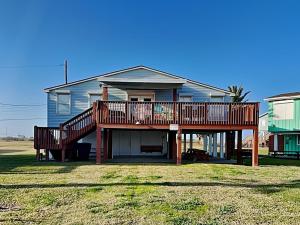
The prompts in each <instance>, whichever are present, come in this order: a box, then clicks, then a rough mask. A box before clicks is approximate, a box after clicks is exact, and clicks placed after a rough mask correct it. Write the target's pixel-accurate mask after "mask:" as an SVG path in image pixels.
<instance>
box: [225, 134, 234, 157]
mask: <svg viewBox="0 0 300 225" xmlns="http://www.w3.org/2000/svg"><path fill="white" fill-rule="evenodd" d="M234 136H235V135H234V131H228V132H226V159H227V160H230V159H231V155H232V150H233V148H234V139H233V138H234Z"/></svg>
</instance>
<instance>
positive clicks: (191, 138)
mask: <svg viewBox="0 0 300 225" xmlns="http://www.w3.org/2000/svg"><path fill="white" fill-rule="evenodd" d="M190 149H193V133H191V134H190Z"/></svg>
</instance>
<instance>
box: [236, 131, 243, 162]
mask: <svg viewBox="0 0 300 225" xmlns="http://www.w3.org/2000/svg"><path fill="white" fill-rule="evenodd" d="M236 159H237V164H238V165H241V164H242V130H239V131H238V135H237V151H236Z"/></svg>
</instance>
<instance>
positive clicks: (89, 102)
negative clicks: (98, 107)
mask: <svg viewBox="0 0 300 225" xmlns="http://www.w3.org/2000/svg"><path fill="white" fill-rule="evenodd" d="M88 95H89V101H88V104H89V105H88V108H90V107H91V105H92V104H91V103H92V102H91V95H99V100H101V96H102V94H101V93H99V92H97V93H95V92H94V93H88Z"/></svg>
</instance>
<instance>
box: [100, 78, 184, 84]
mask: <svg viewBox="0 0 300 225" xmlns="http://www.w3.org/2000/svg"><path fill="white" fill-rule="evenodd" d="M97 80H98V81H101V82H108V83H154V84H157V83H159V84H185V83H186V80H184V79H174V80H169V81H168V80H161V79H153V78H151V80H149V79H148V78H147V79H140V78H109V77H99V78H98V79H97Z"/></svg>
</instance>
